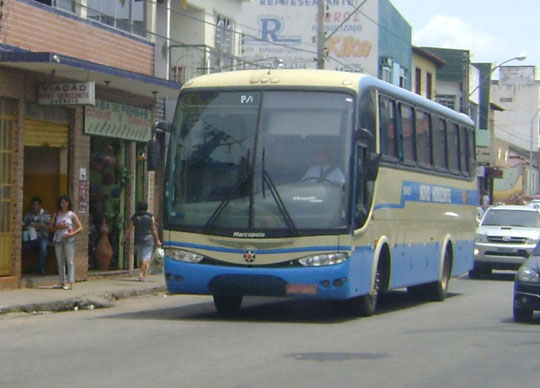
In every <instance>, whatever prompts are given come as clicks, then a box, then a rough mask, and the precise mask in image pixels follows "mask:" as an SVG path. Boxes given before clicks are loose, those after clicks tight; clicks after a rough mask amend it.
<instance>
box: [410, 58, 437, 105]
mask: <svg viewBox="0 0 540 388" xmlns="http://www.w3.org/2000/svg"><path fill="white" fill-rule="evenodd" d="M416 68H418V69H420V70H421V77H422V80H421V81H422V82H421V90H420V95H421V96H422V97H426V98H430V99H434V97H435V96H434V93H435V90H436V87H437V82H436V76H437V66H435V64H434V63H433V62H432V61H430V60H429V59H427V58H425V57H423V56H421V55H418V54H414V53H413V55H412V65H411V90H412V91H413V92H416V90H415V85H416ZM427 73H430V74H431V94H432V95H431V96H427V91H426V87H427Z"/></svg>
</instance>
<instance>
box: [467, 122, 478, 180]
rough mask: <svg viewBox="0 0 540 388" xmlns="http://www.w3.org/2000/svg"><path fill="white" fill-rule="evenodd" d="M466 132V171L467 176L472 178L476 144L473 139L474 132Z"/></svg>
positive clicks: (470, 130) (474, 172) (474, 166)
mask: <svg viewBox="0 0 540 388" xmlns="http://www.w3.org/2000/svg"><path fill="white" fill-rule="evenodd" d="M467 132H468V134H467V135H468V136H467V138H468V142H467V148H468V149H469V152H468V156H469V160H468V169H469V175H470V176H474V175H475V174H476V143H475V139H476V138H475V133H474V130H472V129H469V130H468V131H467Z"/></svg>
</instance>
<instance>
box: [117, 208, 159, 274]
mask: <svg viewBox="0 0 540 388" xmlns="http://www.w3.org/2000/svg"><path fill="white" fill-rule="evenodd" d="M136 210H137V211H136V213H135V214H134V215H133V216H131V219H130V221H129V225H128V227H127V230H126V233H125V235H124V239H123V240H122V245H126V243H127V240H128V238H129V237H130V236H131V231H132V230H133V229H135V252H136V255H137V260H138V262H139V267H140V273H139V280H140V281H141V282H144V281H145V280H146V272H147V269H148V266H149V264H150V260H151V259H152V254H153V253H154V245H155V246H161V241H160V240H159V236H158V232H157V226H156V220H155V218H154V216H153V214H152V213H149V212H148V203H146V202H139V203H137V209H136Z"/></svg>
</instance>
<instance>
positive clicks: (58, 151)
mask: <svg viewBox="0 0 540 388" xmlns="http://www.w3.org/2000/svg"><path fill="white" fill-rule="evenodd" d="M68 134H69V125H67V124H63V123H55V122H51V121H42V120H34V119H26V120H24V159H25V163H24V189H23V205H24V211H28V210H29V209H28V207H29V206H30V200H31V198H32V197H34V196H39V197H41V200H42V201H43V208H44V209H46V210H48V211H49V212H50V213H51V214H52V213H54V211H55V210H56V201H57V200H58V197H59V196H60V195H61V194H67V192H68V175H67V173H68V171H67V169H68V167H67V164H68V138H69V135H68Z"/></svg>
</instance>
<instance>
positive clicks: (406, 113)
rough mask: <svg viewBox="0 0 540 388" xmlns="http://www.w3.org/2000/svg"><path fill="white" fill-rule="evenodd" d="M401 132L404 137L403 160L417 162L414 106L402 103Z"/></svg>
mask: <svg viewBox="0 0 540 388" xmlns="http://www.w3.org/2000/svg"><path fill="white" fill-rule="evenodd" d="M400 113H401V134H402V139H403V160H404V161H405V162H413V163H414V162H416V152H415V149H414V123H413V112H412V108H411V107H410V106H408V105H400Z"/></svg>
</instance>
